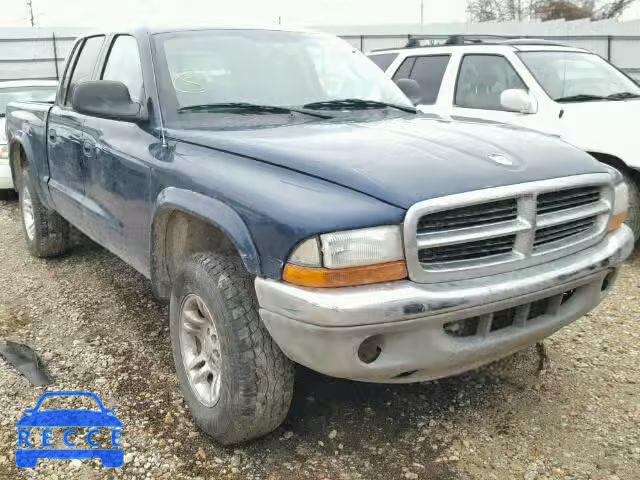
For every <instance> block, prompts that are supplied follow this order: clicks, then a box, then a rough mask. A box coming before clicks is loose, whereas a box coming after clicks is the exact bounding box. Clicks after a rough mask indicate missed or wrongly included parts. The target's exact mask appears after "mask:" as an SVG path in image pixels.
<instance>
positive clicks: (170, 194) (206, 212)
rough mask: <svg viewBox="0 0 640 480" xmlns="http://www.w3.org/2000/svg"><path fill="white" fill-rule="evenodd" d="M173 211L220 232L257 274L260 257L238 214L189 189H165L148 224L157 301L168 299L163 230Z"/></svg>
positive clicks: (226, 206) (222, 204)
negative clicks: (190, 216)
mask: <svg viewBox="0 0 640 480" xmlns="http://www.w3.org/2000/svg"><path fill="white" fill-rule="evenodd" d="M175 212H182V213H186V214H188V215H192V216H194V217H196V218H198V219H200V220H202V221H203V222H205V223H208V224H210V225H211V226H213V227H215V228H217V229H219V230H220V231H221V232H222V233H224V234H225V235H226V236H227V237H228V238H229V240H230V241H231V242H232V243H233V245H234V246H235V248H236V250H237V252H238V254H239V255H240V258H241V259H242V262H243V263H244V265H245V267H246V269H247V271H248V272H250V273H252V274H253V275H259V274H260V271H261V269H260V256H259V255H258V251H257V249H256V247H255V244H254V242H253V239H252V237H251V233H250V232H249V229H248V228H247V226H246V225H245V223H244V221H243V220H242V218H241V217H240V215H238V213H237V212H236V211H235V210H234V209H232V208H231V207H229V206H228V205H227V204H225V203H223V202H221V201H220V200H216V199H215V198H211V197H208V196H206V195H202V194H201V193H197V192H194V191H191V190H185V189H181V188H176V187H168V188H165V189H164V190H162V191H161V192H160V194H159V195H158V197H157V199H156V203H155V208H154V214H153V221H152V225H151V281H152V285H153V290H154V293H155V294H156V296H157V297H158V298H167V297H168V296H169V291H170V288H171V286H170V280H169V274H168V271H167V260H166V252H165V249H166V244H165V239H166V235H165V233H166V229H167V225H168V222H169V218H170V217H171V215H172V214H173V213H175Z"/></svg>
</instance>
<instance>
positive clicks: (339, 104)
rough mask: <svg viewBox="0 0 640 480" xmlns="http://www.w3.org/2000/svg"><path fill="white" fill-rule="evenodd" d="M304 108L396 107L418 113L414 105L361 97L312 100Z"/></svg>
mask: <svg viewBox="0 0 640 480" xmlns="http://www.w3.org/2000/svg"><path fill="white" fill-rule="evenodd" d="M303 108H311V109H313V110H343V109H348V108H352V109H362V110H366V109H376V108H396V109H398V110H402V111H403V112H409V113H417V110H416V109H415V108H413V107H405V106H402V105H395V104H393V103H386V102H379V101H377V100H364V99H361V98H345V99H342V100H325V101H322V102H312V103H307V104H306V105H303Z"/></svg>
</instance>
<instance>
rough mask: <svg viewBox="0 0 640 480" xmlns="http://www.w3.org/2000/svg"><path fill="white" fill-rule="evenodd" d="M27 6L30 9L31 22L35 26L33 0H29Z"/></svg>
mask: <svg viewBox="0 0 640 480" xmlns="http://www.w3.org/2000/svg"><path fill="white" fill-rule="evenodd" d="M27 8H28V9H29V22H31V26H32V27H35V26H36V24H35V21H34V20H33V0H27Z"/></svg>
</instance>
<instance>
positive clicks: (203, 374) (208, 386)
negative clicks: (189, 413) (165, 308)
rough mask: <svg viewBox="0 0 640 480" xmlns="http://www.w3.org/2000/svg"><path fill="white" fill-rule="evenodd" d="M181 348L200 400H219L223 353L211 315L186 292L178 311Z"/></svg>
mask: <svg viewBox="0 0 640 480" xmlns="http://www.w3.org/2000/svg"><path fill="white" fill-rule="evenodd" d="M180 349H181V353H182V363H183V365H184V369H185V371H186V373H187V379H188V380H189V387H190V388H191V390H192V391H193V393H194V394H195V396H196V398H197V399H198V401H199V402H200V403H202V404H203V405H204V406H206V407H213V406H214V405H216V404H217V403H218V400H220V386H221V382H222V378H221V377H222V356H221V354H220V341H219V338H218V332H217V330H216V326H215V323H214V321H213V316H212V315H211V312H209V309H208V308H207V306H206V305H205V303H204V301H203V300H202V299H201V298H200V297H199V296H198V295H196V294H193V293H192V294H189V295H187V296H186V297H185V298H184V300H183V302H182V308H181V311H180Z"/></svg>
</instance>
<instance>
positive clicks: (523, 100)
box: [500, 88, 538, 113]
mask: <svg viewBox="0 0 640 480" xmlns="http://www.w3.org/2000/svg"><path fill="white" fill-rule="evenodd" d="M500 105H502V108H504V109H505V110H507V111H509V112H518V113H537V112H538V102H536V100H535V99H534V98H533V97H532V96H531V95H530V94H529V92H527V91H526V90H522V89H519V88H512V89H509V90H505V91H504V92H502V94H501V95H500Z"/></svg>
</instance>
